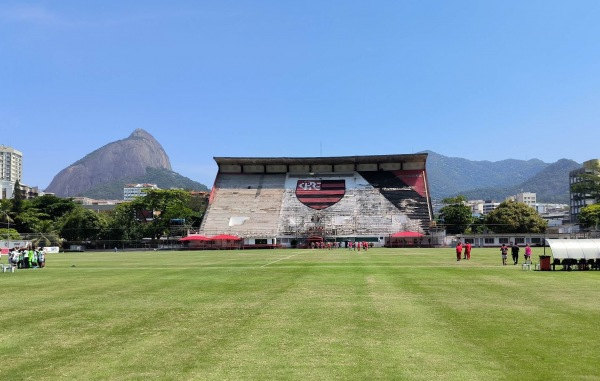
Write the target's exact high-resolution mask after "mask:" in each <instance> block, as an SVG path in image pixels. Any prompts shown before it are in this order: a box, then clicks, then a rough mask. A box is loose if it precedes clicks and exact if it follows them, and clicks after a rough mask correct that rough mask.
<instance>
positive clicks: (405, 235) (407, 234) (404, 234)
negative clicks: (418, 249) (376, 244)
mask: <svg viewBox="0 0 600 381" xmlns="http://www.w3.org/2000/svg"><path fill="white" fill-rule="evenodd" d="M423 236H424V234H421V233H419V232H398V233H394V234H392V238H420V237H423Z"/></svg>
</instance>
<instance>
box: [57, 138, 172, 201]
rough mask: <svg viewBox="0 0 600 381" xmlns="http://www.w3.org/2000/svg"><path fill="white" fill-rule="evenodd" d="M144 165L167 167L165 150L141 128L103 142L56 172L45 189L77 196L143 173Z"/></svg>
mask: <svg viewBox="0 0 600 381" xmlns="http://www.w3.org/2000/svg"><path fill="white" fill-rule="evenodd" d="M146 168H159V169H167V170H169V171H170V170H171V162H170V160H169V157H168V156H167V153H166V152H165V150H164V149H163V147H162V146H161V145H160V143H159V142H158V141H157V140H156V139H154V137H153V136H152V135H150V134H149V133H148V132H146V131H145V130H143V129H141V128H138V129H136V130H134V131H133V132H132V133H131V135H129V137H128V138H126V139H122V140H118V141H116V142H112V143H109V144H106V145H105V146H103V147H102V148H99V149H97V150H95V151H94V152H92V153H90V154H88V155H86V156H85V157H84V158H83V159H80V160H78V161H77V162H75V163H73V164H72V165H70V166H68V167H67V168H65V169H63V170H62V171H60V172H59V173H58V174H57V175H56V176H54V179H52V182H51V183H50V185H49V186H48V188H46V189H45V192H48V193H54V194H56V196H58V197H71V196H78V195H82V194H83V193H85V192H86V191H87V190H89V189H92V188H94V187H96V186H97V185H100V184H106V183H111V182H114V181H116V180H119V179H125V178H130V177H135V176H143V175H144V174H145V173H146Z"/></svg>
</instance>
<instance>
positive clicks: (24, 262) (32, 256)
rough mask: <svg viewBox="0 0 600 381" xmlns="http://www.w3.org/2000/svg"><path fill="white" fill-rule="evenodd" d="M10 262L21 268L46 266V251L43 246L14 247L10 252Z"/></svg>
mask: <svg viewBox="0 0 600 381" xmlns="http://www.w3.org/2000/svg"><path fill="white" fill-rule="evenodd" d="M8 264H9V265H12V266H16V267H17V268H19V269H33V268H41V267H46V253H44V250H43V249H42V248H41V247H38V248H37V249H34V248H31V247H27V248H19V249H17V248H13V249H11V250H10V251H9V252H8Z"/></svg>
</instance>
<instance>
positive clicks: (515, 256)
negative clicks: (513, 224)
mask: <svg viewBox="0 0 600 381" xmlns="http://www.w3.org/2000/svg"><path fill="white" fill-rule="evenodd" d="M520 249H521V248H520V247H519V245H518V244H517V243H516V242H515V243H512V242H511V243H510V254H511V256H512V260H513V263H514V264H515V265H517V264H518V263H519V251H520ZM500 254H501V255H502V265H503V266H506V261H507V260H508V246H506V244H505V243H503V244H502V246H500ZM524 258H525V262H528V261H531V246H529V244H525V255H524Z"/></svg>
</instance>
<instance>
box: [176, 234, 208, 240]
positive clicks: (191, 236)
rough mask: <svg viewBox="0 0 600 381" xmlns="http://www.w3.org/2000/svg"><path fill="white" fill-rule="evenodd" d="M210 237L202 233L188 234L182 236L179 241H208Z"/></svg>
mask: <svg viewBox="0 0 600 381" xmlns="http://www.w3.org/2000/svg"><path fill="white" fill-rule="evenodd" d="M210 240H211V239H210V238H208V237H205V236H203V235H188V236H187V237H183V238H182V239H180V241H210Z"/></svg>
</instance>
